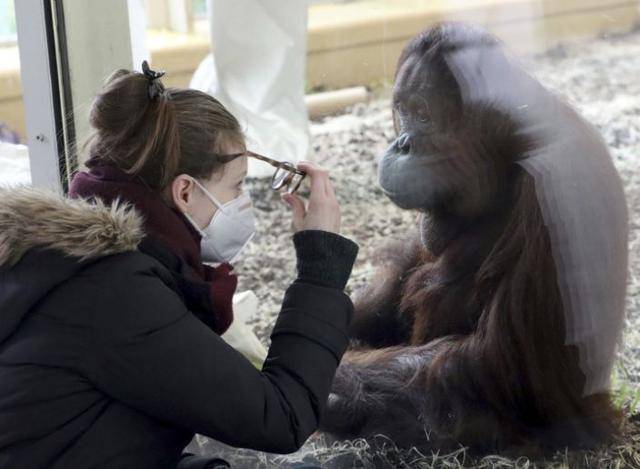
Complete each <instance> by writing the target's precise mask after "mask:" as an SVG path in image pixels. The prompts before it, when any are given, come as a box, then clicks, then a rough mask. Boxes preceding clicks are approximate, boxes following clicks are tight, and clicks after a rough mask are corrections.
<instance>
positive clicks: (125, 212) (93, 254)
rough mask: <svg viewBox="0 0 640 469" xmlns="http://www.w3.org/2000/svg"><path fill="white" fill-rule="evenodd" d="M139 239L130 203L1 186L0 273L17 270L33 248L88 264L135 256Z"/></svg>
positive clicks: (138, 220) (139, 225) (140, 231)
mask: <svg viewBox="0 0 640 469" xmlns="http://www.w3.org/2000/svg"><path fill="white" fill-rule="evenodd" d="M143 237H144V231H143V220H142V216H141V215H140V214H139V213H138V212H136V211H135V209H133V208H132V207H131V206H130V205H128V204H125V203H121V202H120V203H114V204H112V205H111V206H107V205H105V204H104V203H102V202H101V201H100V200H99V199H97V200H96V201H92V202H89V201H86V200H83V199H69V198H65V197H62V196H60V195H57V194H55V193H53V192H48V191H43V190H39V189H33V188H30V187H26V186H20V187H0V268H3V267H7V266H8V267H11V266H13V265H15V264H16V263H17V262H18V261H19V260H20V259H21V258H22V257H23V256H24V254H25V253H26V252H27V251H29V250H31V249H33V248H43V249H53V250H58V251H61V252H62V253H64V254H65V255H67V256H71V257H77V258H78V259H79V260H86V259H90V258H97V257H103V256H107V255H111V254H117V253H122V252H127V251H133V250H135V249H136V247H137V245H138V243H139V242H140V241H141V240H142V238H143Z"/></svg>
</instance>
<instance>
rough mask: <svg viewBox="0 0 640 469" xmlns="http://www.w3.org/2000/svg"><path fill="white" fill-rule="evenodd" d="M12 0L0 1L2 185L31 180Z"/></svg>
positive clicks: (0, 175) (0, 178)
mask: <svg viewBox="0 0 640 469" xmlns="http://www.w3.org/2000/svg"><path fill="white" fill-rule="evenodd" d="M18 51H19V49H18V44H17V42H16V19H15V11H14V4H13V1H12V0H0V185H1V184H18V183H20V184H23V183H29V182H30V181H31V175H30V172H29V153H28V150H27V147H26V145H25V143H26V141H25V136H26V131H25V121H24V105H23V102H22V86H21V83H20V55H19V52H18Z"/></svg>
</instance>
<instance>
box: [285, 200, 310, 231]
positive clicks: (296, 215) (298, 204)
mask: <svg viewBox="0 0 640 469" xmlns="http://www.w3.org/2000/svg"><path fill="white" fill-rule="evenodd" d="M282 200H284V201H285V203H286V204H287V205H289V206H290V207H291V211H292V212H293V213H292V215H293V225H294V226H301V224H302V221H303V219H304V215H305V212H306V209H305V207H304V202H303V201H302V199H301V198H300V197H298V196H297V195H293V194H283V196H282Z"/></svg>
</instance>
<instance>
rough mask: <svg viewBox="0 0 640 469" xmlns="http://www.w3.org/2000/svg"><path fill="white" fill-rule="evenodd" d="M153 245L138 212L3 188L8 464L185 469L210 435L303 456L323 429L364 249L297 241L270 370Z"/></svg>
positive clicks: (1, 407)
mask: <svg viewBox="0 0 640 469" xmlns="http://www.w3.org/2000/svg"><path fill="white" fill-rule="evenodd" d="M143 237H144V233H142V230H141V220H140V217H139V215H138V214H137V213H136V212H134V211H126V210H125V209H123V208H118V207H113V208H109V207H104V206H101V205H99V204H98V205H97V206H95V205H91V204H89V203H87V202H84V201H81V200H69V199H62V198H58V197H57V196H51V195H45V194H43V193H41V192H38V191H35V190H33V189H19V190H18V189H13V190H8V189H0V467H1V468H3V469H12V468H19V469H39V468H51V469H73V468H83V469H88V468H98V467H109V468H119V469H125V468H132V469H133V468H135V469H144V468H154V469H157V468H175V467H176V466H177V465H178V462H179V460H180V458H181V452H182V450H183V448H184V447H185V446H186V445H187V444H188V443H189V441H190V440H191V438H192V437H193V435H194V433H196V432H197V433H201V434H203V435H207V436H210V437H212V438H215V439H217V440H219V441H222V442H224V443H227V444H230V445H235V446H239V447H246V448H254V449H258V450H264V451H269V452H277V453H288V452H292V451H295V450H296V449H297V448H299V447H300V446H301V445H302V444H303V442H304V441H305V440H306V438H307V437H308V436H309V435H310V434H311V433H312V432H313V431H315V429H316V427H317V425H318V420H319V416H320V414H321V412H322V409H323V406H324V403H325V401H326V399H327V396H328V394H329V389H330V385H331V381H332V378H333V375H334V372H335V370H336V367H337V365H338V363H339V360H340V358H341V356H342V354H343V353H344V351H345V349H346V346H347V336H346V330H347V326H348V323H349V319H350V316H351V313H352V304H351V301H350V300H349V298H348V297H347V296H346V295H345V294H344V293H343V292H342V290H343V288H344V285H345V283H346V281H347V279H348V276H349V274H350V271H351V267H352V264H353V261H354V259H355V256H356V252H357V247H356V246H355V244H353V243H352V242H351V241H348V240H346V239H345V238H342V237H340V236H337V235H332V234H329V233H325V232H319V231H306V232H301V233H298V234H297V235H295V236H294V243H295V245H296V249H297V253H298V272H299V276H298V279H297V280H296V281H295V282H294V283H293V284H292V285H291V286H290V287H289V288H288V290H287V291H286V293H285V296H284V301H283V306H282V311H281V313H280V315H279V317H278V320H277V323H276V325H275V327H274V329H273V333H272V335H271V339H272V343H271V347H270V349H269V355H268V358H267V360H266V362H265V364H264V367H263V370H262V371H258V370H257V369H255V368H254V367H253V366H252V365H251V364H250V363H249V362H248V361H247V360H246V359H245V358H244V357H243V356H242V355H240V354H239V353H238V352H236V351H235V350H234V349H232V348H231V347H230V346H228V345H227V344H226V343H225V342H224V341H223V340H222V339H221V338H220V337H219V336H218V335H216V334H215V333H214V332H212V331H211V330H210V329H209V328H208V327H207V326H206V325H205V324H204V323H203V322H202V321H200V320H199V319H198V318H197V317H196V316H194V315H193V314H192V313H191V312H190V311H189V310H188V309H187V307H186V306H185V304H184V302H183V300H182V298H181V296H180V294H179V291H178V290H177V289H176V288H175V284H174V278H173V276H172V273H171V270H170V269H168V268H167V266H166V265H165V264H163V263H162V262H160V261H159V260H158V259H157V258H155V257H153V256H150V255H148V254H145V253H143V252H141V251H140V250H138V249H137V246H138V244H139V242H140V241H141V240H142V239H143ZM202 467H206V466H204V465H203V466H202Z"/></svg>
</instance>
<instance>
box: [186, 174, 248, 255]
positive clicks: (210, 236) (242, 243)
mask: <svg viewBox="0 0 640 469" xmlns="http://www.w3.org/2000/svg"><path fill="white" fill-rule="evenodd" d="M194 181H195V183H196V185H197V186H198V187H199V188H200V189H202V191H203V192H204V193H205V195H206V196H207V197H208V198H209V200H211V202H213V203H214V204H215V206H216V207H218V210H217V211H216V213H215V214H214V215H213V218H212V219H211V222H210V223H209V225H208V226H206V227H205V228H203V229H200V228H199V227H198V225H197V224H196V223H195V222H194V220H193V218H191V217H190V216H189V215H188V214H187V213H185V214H184V215H185V217H186V218H187V220H189V221H190V222H191V224H192V225H193V226H194V228H195V229H197V230H198V231H199V232H200V234H201V235H202V240H201V241H200V249H201V257H202V260H203V262H229V263H233V262H234V261H235V260H236V259H237V258H238V256H239V254H240V252H241V251H242V250H243V249H244V248H245V247H246V246H247V244H249V242H250V241H251V239H252V238H253V235H254V234H255V232H256V228H255V218H254V216H253V204H252V203H251V197H249V194H247V193H243V194H242V195H240V196H239V197H237V198H235V199H233V200H232V201H230V202H228V203H226V204H224V205H222V204H221V203H220V202H218V200H217V199H216V198H215V197H214V196H213V194H211V193H210V192H209V191H208V190H207V189H205V188H204V187H203V186H202V184H200V183H199V182H198V181H197V180H195V179H194Z"/></svg>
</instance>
